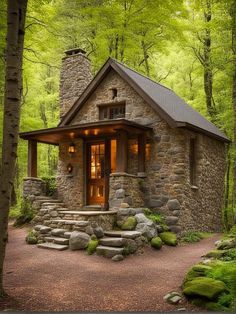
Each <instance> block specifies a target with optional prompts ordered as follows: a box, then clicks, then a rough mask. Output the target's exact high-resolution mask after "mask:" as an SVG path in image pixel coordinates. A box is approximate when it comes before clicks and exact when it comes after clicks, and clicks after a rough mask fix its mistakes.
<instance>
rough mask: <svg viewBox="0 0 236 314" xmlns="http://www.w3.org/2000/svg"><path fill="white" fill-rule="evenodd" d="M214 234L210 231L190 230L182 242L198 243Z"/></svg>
mask: <svg viewBox="0 0 236 314" xmlns="http://www.w3.org/2000/svg"><path fill="white" fill-rule="evenodd" d="M212 235H213V234H212V233H210V232H197V231H189V232H186V233H185V234H184V235H183V237H182V238H181V240H180V242H181V243H196V242H199V241H201V240H202V239H206V238H209V237H211V236H212Z"/></svg>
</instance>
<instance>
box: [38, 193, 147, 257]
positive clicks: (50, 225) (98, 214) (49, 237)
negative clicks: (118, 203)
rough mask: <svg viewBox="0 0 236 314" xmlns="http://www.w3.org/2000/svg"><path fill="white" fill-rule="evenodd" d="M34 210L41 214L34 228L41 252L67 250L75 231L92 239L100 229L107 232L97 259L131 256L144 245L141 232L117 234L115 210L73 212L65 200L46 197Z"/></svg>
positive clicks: (92, 207)
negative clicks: (91, 236)
mask: <svg viewBox="0 0 236 314" xmlns="http://www.w3.org/2000/svg"><path fill="white" fill-rule="evenodd" d="M33 206H34V207H35V208H36V209H37V211H38V213H37V215H36V217H35V218H34V220H33V224H34V225H35V227H34V229H35V231H36V232H37V237H38V240H39V243H38V244H37V246H38V247H39V248H43V249H51V250H58V251H63V250H67V249H68V248H69V238H70V236H71V233H72V232H73V231H80V232H85V233H87V234H90V235H91V234H92V233H93V228H95V227H96V226H98V227H102V229H103V230H106V231H104V236H103V237H102V238H100V239H99V245H98V246H97V248H96V253H97V255H100V256H104V257H108V258H112V257H113V256H115V255H126V254H131V253H134V252H135V251H137V249H138V248H139V247H141V246H142V245H143V243H142V240H141V233H140V232H138V231H115V230H113V225H114V222H115V220H116V214H117V212H116V211H114V210H113V211H112V210H111V211H103V210H102V209H101V207H100V206H85V207H84V208H83V210H69V209H68V208H67V207H66V206H65V204H64V203H63V202H62V201H61V200H58V199H53V198H50V197H43V196H40V197H37V198H36V199H35V201H34V202H33Z"/></svg>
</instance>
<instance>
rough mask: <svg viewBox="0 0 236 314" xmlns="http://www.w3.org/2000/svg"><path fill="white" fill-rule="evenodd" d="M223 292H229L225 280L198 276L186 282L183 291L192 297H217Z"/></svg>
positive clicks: (210, 298)
mask: <svg viewBox="0 0 236 314" xmlns="http://www.w3.org/2000/svg"><path fill="white" fill-rule="evenodd" d="M222 292H227V287H226V285H225V284H224V282H222V281H220V280H215V279H213V278H207V277H198V278H195V279H193V280H191V281H187V282H186V283H185V284H184V289H183V293H184V294H185V295H186V296H190V297H194V296H195V297H200V298H201V297H204V298H207V299H209V300H214V299H216V298H217V297H218V296H219V295H220V294H221V293H222Z"/></svg>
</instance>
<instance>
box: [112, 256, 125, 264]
mask: <svg viewBox="0 0 236 314" xmlns="http://www.w3.org/2000/svg"><path fill="white" fill-rule="evenodd" d="M123 259H124V256H123V255H121V254H117V255H115V256H113V257H112V260H113V261H114V262H120V261H123Z"/></svg>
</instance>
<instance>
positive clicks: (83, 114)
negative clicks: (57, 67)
mask: <svg viewBox="0 0 236 314" xmlns="http://www.w3.org/2000/svg"><path fill="white" fill-rule="evenodd" d="M60 110H61V111H60V113H61V121H60V123H59V125H58V126H57V127H55V128H50V129H43V130H37V131H31V132H25V133H21V135H20V136H21V138H23V139H25V140H28V148H29V150H28V178H26V179H25V180H24V196H25V197H27V196H29V195H30V197H31V199H32V198H34V196H35V197H36V196H37V195H39V194H40V193H42V191H41V190H40V189H41V188H42V182H41V180H40V179H39V178H37V143H47V144H48V145H58V146H59V163H58V171H57V177H56V180H57V189H58V198H59V199H60V200H62V201H63V203H64V204H65V206H66V207H67V209H68V210H70V211H71V213H73V211H74V212H76V211H79V212H82V211H86V210H88V208H90V209H92V210H95V209H96V210H100V211H101V213H105V211H108V212H107V213H109V211H112V212H114V210H116V209H118V208H119V207H120V206H121V204H122V203H127V204H128V205H129V206H130V207H132V208H140V207H148V208H150V209H151V210H152V211H153V212H160V213H162V214H163V215H165V217H166V222H167V224H168V225H169V226H170V228H171V230H172V231H174V232H176V233H179V232H180V233H182V232H183V231H186V230H193V229H195V230H196V229H197V230H204V231H219V230H220V227H221V210H222V206H223V195H224V175H225V163H226V150H227V143H228V142H229V140H228V138H227V137H226V136H225V134H224V133H222V131H220V130H219V129H218V128H217V127H216V126H215V125H213V124H212V123H211V122H209V121H207V120H206V119H205V118H204V117H203V116H201V115H200V114H199V113H198V112H196V111H195V110H194V109H193V108H191V107H190V106H189V105H188V104H186V103H185V102H184V101H183V100H182V99H181V98H180V97H178V96H177V95H176V94H175V93H174V92H173V91H172V90H170V89H169V88H167V87H165V86H163V85H161V84H159V83H156V82H154V81H153V80H151V79H150V78H148V77H145V76H144V75H142V74H140V73H138V72H136V71H134V70H132V69H130V68H128V67H127V66H125V65H124V64H122V63H120V62H118V61H116V60H114V59H112V58H109V59H108V60H107V62H106V63H105V64H104V65H103V66H102V68H101V69H100V71H99V72H98V73H97V75H96V76H95V77H94V78H93V77H92V74H91V71H90V62H89V59H88V58H87V57H86V53H85V52H84V51H83V50H82V49H73V50H69V51H67V52H66V55H65V57H64V58H63V61H62V70H61V80H60Z"/></svg>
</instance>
